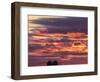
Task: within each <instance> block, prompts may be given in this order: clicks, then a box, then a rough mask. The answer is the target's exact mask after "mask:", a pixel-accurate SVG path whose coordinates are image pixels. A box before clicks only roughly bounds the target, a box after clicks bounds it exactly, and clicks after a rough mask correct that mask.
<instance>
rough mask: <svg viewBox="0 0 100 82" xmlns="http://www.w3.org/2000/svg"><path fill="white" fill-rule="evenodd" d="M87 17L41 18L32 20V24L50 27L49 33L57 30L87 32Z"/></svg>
mask: <svg viewBox="0 0 100 82" xmlns="http://www.w3.org/2000/svg"><path fill="white" fill-rule="evenodd" d="M87 21H88V19H87V18H86V17H63V18H61V17H60V18H59V17H58V18H41V19H38V20H31V22H30V23H32V24H39V25H42V26H44V27H46V28H48V32H49V33H54V32H55V33H56V32H63V33H64V32H84V33H87V23H88V22H87Z"/></svg>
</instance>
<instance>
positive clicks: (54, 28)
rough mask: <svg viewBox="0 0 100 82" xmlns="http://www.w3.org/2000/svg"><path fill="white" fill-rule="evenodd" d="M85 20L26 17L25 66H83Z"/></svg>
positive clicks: (85, 50)
mask: <svg viewBox="0 0 100 82" xmlns="http://www.w3.org/2000/svg"><path fill="white" fill-rule="evenodd" d="M87 21H88V19H87V18H86V17H67V16H66V17H65V16H34V15H30V16H28V61H29V62H28V65H29V66H46V63H47V62H48V61H57V62H58V64H59V65H70V64H87V63H88V62H87V56H88V53H87V37H88V36H87V34H88V33H87V32H88V30H87V26H88V25H87V24H88V22H87Z"/></svg>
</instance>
